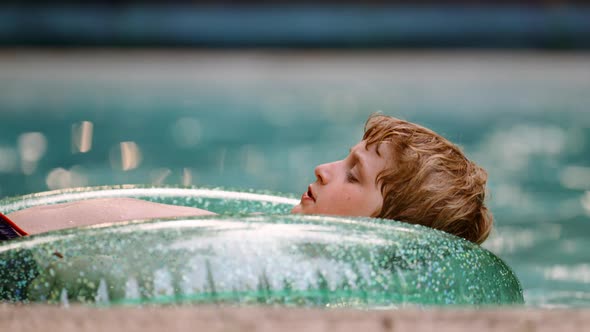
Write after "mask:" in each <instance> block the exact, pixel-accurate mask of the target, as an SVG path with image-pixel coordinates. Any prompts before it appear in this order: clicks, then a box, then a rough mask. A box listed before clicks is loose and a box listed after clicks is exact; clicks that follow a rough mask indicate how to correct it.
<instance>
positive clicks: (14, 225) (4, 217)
mask: <svg viewBox="0 0 590 332" xmlns="http://www.w3.org/2000/svg"><path fill="white" fill-rule="evenodd" d="M0 219H2V220H4V221H5V222H6V223H7V224H9V225H10V227H12V228H13V229H14V230H15V231H16V232H17V233H18V234H20V236H25V235H29V233H27V232H25V231H24V230H23V229H22V228H20V227H18V225H17V224H15V223H14V221H12V220H10V219H9V218H8V217H7V216H5V215H4V214H2V212H0Z"/></svg>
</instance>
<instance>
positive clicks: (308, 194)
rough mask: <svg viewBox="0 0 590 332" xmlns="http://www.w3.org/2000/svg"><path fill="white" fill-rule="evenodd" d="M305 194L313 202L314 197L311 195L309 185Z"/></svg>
mask: <svg viewBox="0 0 590 332" xmlns="http://www.w3.org/2000/svg"><path fill="white" fill-rule="evenodd" d="M307 196H309V198H311V199H312V200H313V201H314V202H315V197H313V192H312V191H311V186H308V187H307Z"/></svg>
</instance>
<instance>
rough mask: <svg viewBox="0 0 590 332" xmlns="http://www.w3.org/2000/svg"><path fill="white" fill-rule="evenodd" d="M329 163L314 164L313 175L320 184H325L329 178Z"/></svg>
mask: <svg viewBox="0 0 590 332" xmlns="http://www.w3.org/2000/svg"><path fill="white" fill-rule="evenodd" d="M331 164H332V163H329V164H321V165H318V166H316V168H315V170H314V172H315V177H316V178H317V179H318V182H319V183H320V184H326V183H327V182H328V181H329V180H330V165H331Z"/></svg>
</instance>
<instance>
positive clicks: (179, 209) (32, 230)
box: [8, 198, 215, 234]
mask: <svg viewBox="0 0 590 332" xmlns="http://www.w3.org/2000/svg"><path fill="white" fill-rule="evenodd" d="M213 214H215V213H213V212H211V211H207V210H201V209H197V208H191V207H186V206H177V205H167V204H159V203H153V202H148V201H144V200H140V199H135V198H97V199H89V200H83V201H76V202H70V203H63V204H55V205H45V206H36V207H32V208H29V209H24V210H21V211H17V212H14V213H11V214H9V215H8V217H9V218H10V219H11V220H12V221H14V222H15V223H16V224H18V225H19V226H20V227H21V228H23V229H24V230H25V231H26V232H28V233H29V234H38V233H44V232H48V231H52V230H56V229H64V228H72V227H78V226H88V225H96V224H102V223H112V222H120V221H125V220H134V219H151V218H166V217H186V216H202V215H213Z"/></svg>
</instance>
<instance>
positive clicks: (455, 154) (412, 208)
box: [363, 114, 493, 244]
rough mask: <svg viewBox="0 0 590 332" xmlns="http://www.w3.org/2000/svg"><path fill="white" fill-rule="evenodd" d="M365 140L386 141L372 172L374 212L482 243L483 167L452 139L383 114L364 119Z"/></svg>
mask: <svg viewBox="0 0 590 332" xmlns="http://www.w3.org/2000/svg"><path fill="white" fill-rule="evenodd" d="M363 140H365V141H366V142H367V144H366V146H367V147H369V146H370V145H372V144H381V143H385V142H387V143H388V144H386V146H387V147H388V148H389V149H391V152H392V156H393V157H392V158H393V160H391V161H389V164H388V165H389V166H388V167H387V169H385V170H383V171H382V172H381V173H379V175H378V176H377V179H376V181H377V183H378V184H380V185H381V193H382V195H383V206H382V208H381V211H380V212H379V213H378V215H377V216H376V217H379V218H387V219H394V220H398V221H404V222H408V223H412V224H420V225H425V226H429V227H432V228H435V229H439V230H442V231H445V232H447V233H451V234H454V235H457V236H460V237H463V238H465V239H467V240H469V241H472V242H475V243H478V244H480V243H482V242H483V241H484V240H485V239H486V238H487V237H488V235H489V233H490V230H491V228H492V224H493V217H492V214H491V212H490V211H489V210H488V209H487V208H486V206H485V203H484V199H485V193H486V188H485V186H486V181H487V177H488V176H487V173H486V171H485V170H484V169H483V168H481V167H479V166H478V165H476V164H475V163H473V162H472V161H470V160H469V159H467V157H465V155H464V154H463V152H462V151H461V150H460V149H459V147H457V146H456V145H454V144H452V143H451V142H450V141H448V140H447V139H445V138H443V137H442V136H440V135H438V134H437V133H435V132H434V131H432V130H430V129H427V128H424V127H422V126H419V125H416V124H413V123H410V122H407V121H403V120H400V119H396V118H393V117H390V116H386V115H383V114H373V115H371V116H370V117H369V119H368V120H367V122H366V124H365V133H364V136H363Z"/></svg>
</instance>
